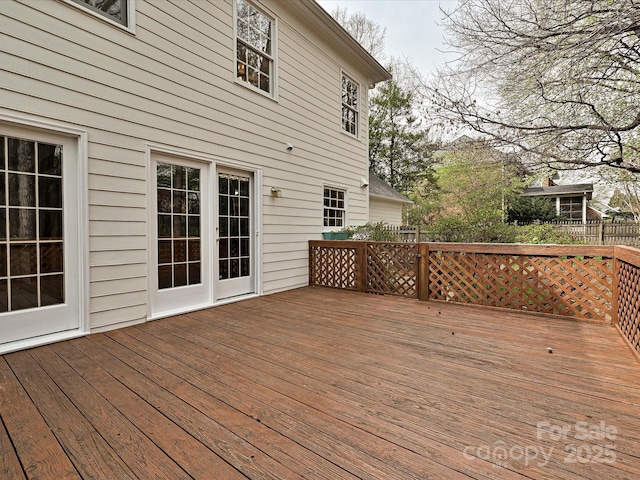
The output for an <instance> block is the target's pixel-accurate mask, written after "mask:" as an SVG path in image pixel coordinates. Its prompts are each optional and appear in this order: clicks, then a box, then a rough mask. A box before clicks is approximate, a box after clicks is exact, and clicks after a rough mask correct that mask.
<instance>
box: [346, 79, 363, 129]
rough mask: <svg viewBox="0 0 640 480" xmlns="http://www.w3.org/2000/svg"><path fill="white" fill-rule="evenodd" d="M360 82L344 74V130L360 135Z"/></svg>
mask: <svg viewBox="0 0 640 480" xmlns="http://www.w3.org/2000/svg"><path fill="white" fill-rule="evenodd" d="M358 90H359V88H358V84H357V83H356V82H354V81H353V80H351V79H350V78H349V77H347V76H346V75H342V130H344V131H345V132H348V133H350V134H351V135H355V136H356V137H357V136H358Z"/></svg>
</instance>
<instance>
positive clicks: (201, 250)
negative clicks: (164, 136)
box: [149, 153, 256, 318]
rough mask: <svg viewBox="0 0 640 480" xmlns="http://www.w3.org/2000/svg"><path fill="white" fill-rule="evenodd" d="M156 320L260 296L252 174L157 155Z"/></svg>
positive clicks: (153, 301) (153, 252) (153, 314)
mask: <svg viewBox="0 0 640 480" xmlns="http://www.w3.org/2000/svg"><path fill="white" fill-rule="evenodd" d="M151 168H152V171H153V175H154V178H153V180H152V182H153V185H152V189H151V190H152V191H151V197H152V198H151V203H152V205H153V206H154V209H155V210H154V213H153V218H152V224H153V225H152V230H153V237H152V242H151V246H150V254H151V257H152V258H153V260H154V261H153V268H152V269H151V270H152V271H151V272H150V275H149V279H150V290H151V297H152V298H151V302H150V303H151V307H150V310H151V312H150V316H151V318H154V317H159V316H166V315H171V314H176V313H180V312H184V311H188V310H194V309H197V308H204V307H207V306H211V305H213V304H215V303H216V301H218V300H224V299H228V298H230V297H236V296H240V295H246V294H249V293H253V292H255V270H256V268H255V263H254V262H255V255H254V253H253V252H254V249H255V244H254V243H255V239H254V230H255V228H254V218H253V217H254V213H253V212H254V206H253V199H254V194H253V188H254V186H253V175H252V174H251V173H247V172H242V171H236V170H229V169H222V168H219V167H217V166H216V165H215V164H213V163H208V162H200V161H195V160H189V159H185V158H182V157H174V156H171V155H165V154H160V153H157V154H156V153H154V154H153V156H152V162H151Z"/></svg>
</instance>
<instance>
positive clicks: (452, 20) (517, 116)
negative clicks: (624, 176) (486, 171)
mask: <svg viewBox="0 0 640 480" xmlns="http://www.w3.org/2000/svg"><path fill="white" fill-rule="evenodd" d="M444 24H445V28H446V31H447V33H448V35H447V41H448V44H449V46H450V47H451V48H452V49H453V50H454V51H456V52H458V53H459V58H458V60H457V61H455V62H452V63H451V64H449V65H448V66H446V67H445V68H444V69H443V70H442V71H440V72H439V75H438V76H437V79H436V80H435V81H433V82H432V83H429V84H425V87H426V89H427V91H428V93H429V98H430V99H431V101H432V102H433V103H432V105H430V106H429V109H428V110H429V111H430V112H431V114H432V115H434V118H436V119H437V120H438V121H440V122H441V124H442V125H444V124H448V125H457V126H462V127H464V128H466V129H472V130H474V131H476V132H478V133H479V134H481V135H482V136H484V137H488V138H491V139H492V140H493V142H494V144H495V145H508V146H511V147H512V148H513V150H514V151H517V152H520V154H521V155H522V156H523V157H528V159H529V160H530V161H531V162H532V164H535V165H543V166H548V167H552V168H556V169H578V168H585V167H590V166H602V165H607V166H610V167H612V168H615V169H620V170H624V171H629V172H634V173H638V172H640V3H639V2H638V0H460V4H459V5H458V7H457V8H456V9H455V10H453V11H451V12H446V17H445V20H444Z"/></svg>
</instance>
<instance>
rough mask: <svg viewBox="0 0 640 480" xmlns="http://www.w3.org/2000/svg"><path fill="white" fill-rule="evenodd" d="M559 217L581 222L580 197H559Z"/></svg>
mask: <svg viewBox="0 0 640 480" xmlns="http://www.w3.org/2000/svg"><path fill="white" fill-rule="evenodd" d="M560 216H561V217H566V218H567V219H569V220H582V197H560Z"/></svg>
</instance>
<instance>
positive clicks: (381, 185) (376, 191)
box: [369, 173, 412, 203]
mask: <svg viewBox="0 0 640 480" xmlns="http://www.w3.org/2000/svg"><path fill="white" fill-rule="evenodd" d="M369 195H372V196H374V197H384V198H386V199H388V200H395V201H397V202H402V203H412V202H411V200H409V199H408V198H407V197H405V196H404V195H402V194H401V193H400V192H398V191H397V190H396V189H395V188H393V187H392V186H391V185H389V184H388V183H387V182H385V181H384V180H382V179H381V178H379V177H378V176H377V175H374V174H373V173H369Z"/></svg>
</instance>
